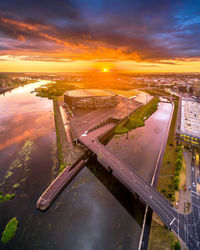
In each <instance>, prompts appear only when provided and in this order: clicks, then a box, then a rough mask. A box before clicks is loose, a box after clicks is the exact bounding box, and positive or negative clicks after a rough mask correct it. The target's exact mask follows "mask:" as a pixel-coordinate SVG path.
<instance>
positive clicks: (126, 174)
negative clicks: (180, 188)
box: [78, 124, 200, 249]
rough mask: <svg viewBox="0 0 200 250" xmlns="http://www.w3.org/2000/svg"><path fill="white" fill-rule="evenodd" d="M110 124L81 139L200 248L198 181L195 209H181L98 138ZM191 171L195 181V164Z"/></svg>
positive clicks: (186, 239)
mask: <svg viewBox="0 0 200 250" xmlns="http://www.w3.org/2000/svg"><path fill="white" fill-rule="evenodd" d="M109 128H110V125H109V124H107V125H105V126H103V127H101V128H98V129H96V130H94V131H92V132H87V131H86V132H85V133H83V134H82V135H81V136H80V137H79V138H78V139H79V141H80V142H81V143H83V144H84V145H85V146H86V147H88V148H89V149H90V150H91V151H93V152H94V153H95V154H96V155H97V159H98V161H99V162H100V163H101V164H102V165H103V166H104V167H105V168H106V169H107V170H108V171H110V172H112V174H113V175H114V176H115V177H116V178H117V179H118V180H119V181H120V182H121V183H123V184H124V185H125V186H126V187H127V188H128V189H129V190H130V191H131V192H132V193H136V194H137V195H138V196H139V197H140V199H141V200H143V201H144V202H145V203H146V204H148V205H149V206H150V207H151V209H152V210H153V211H154V212H155V213H156V214H157V215H158V216H159V217H160V218H161V220H162V221H163V223H164V224H165V225H166V226H167V227H168V228H169V229H170V230H173V231H174V232H175V233H176V234H177V235H178V236H179V237H180V238H181V239H182V240H183V242H185V243H186V245H187V246H188V249H200V196H199V195H198V194H197V193H196V185H193V186H192V190H191V194H192V212H191V213H190V214H189V215H183V214H180V213H178V211H177V210H176V209H175V208H174V207H173V206H172V205H171V203H170V202H169V201H168V200H167V199H165V198H164V197H163V196H162V195H161V194H160V193H159V192H157V191H156V189H155V188H154V187H153V186H150V185H149V184H148V183H147V182H146V181H144V180H143V179H142V178H141V177H140V176H138V174H137V173H136V172H135V171H134V170H131V169H130V168H129V167H128V165H127V163H125V162H123V161H122V160H121V159H119V158H118V157H117V156H116V155H114V154H113V153H112V152H110V151H109V150H108V149H107V148H106V147H105V146H104V145H103V144H101V143H100V142H99V140H98V138H99V137H100V136H101V135H102V134H103V133H105V131H108V130H109ZM192 164H194V161H193V163H192ZM191 171H192V183H193V182H195V183H196V177H195V170H194V169H193V168H192V167H191ZM193 179H194V180H193Z"/></svg>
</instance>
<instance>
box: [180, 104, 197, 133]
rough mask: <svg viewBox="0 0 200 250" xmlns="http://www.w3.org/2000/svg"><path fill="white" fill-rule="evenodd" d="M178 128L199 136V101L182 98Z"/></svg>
mask: <svg viewBox="0 0 200 250" xmlns="http://www.w3.org/2000/svg"><path fill="white" fill-rule="evenodd" d="M180 130H181V132H183V133H186V134H189V135H192V136H195V137H199V138H200V103H198V102H195V101H189V100H185V99H182V101H181V128H180Z"/></svg>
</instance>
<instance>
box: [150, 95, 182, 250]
mask: <svg viewBox="0 0 200 250" xmlns="http://www.w3.org/2000/svg"><path fill="white" fill-rule="evenodd" d="M177 112H178V99H176V100H174V112H173V116H172V121H171V126H170V130H169V135H168V140H167V144H166V148H165V153H164V157H163V161H162V165H161V168H160V174H159V180H158V185H157V190H158V191H159V192H161V193H162V195H163V196H165V197H166V198H167V199H168V200H169V201H170V202H171V201H174V200H175V188H176V187H177V185H179V181H178V178H176V179H177V180H176V181H175V177H176V176H177V174H178V172H179V173H180V170H178V171H177V170H176V169H179V168H180V164H181V161H180V159H182V156H181V155H182V148H181V147H180V146H178V147H177V146H176V142H175V136H174V134H175V129H176V119H177ZM176 166H177V167H176ZM175 242H177V239H176V237H173V233H172V232H170V231H169V230H168V229H167V228H166V227H165V226H164V225H163V223H162V222H161V221H160V219H159V218H158V217H157V215H156V214H155V213H153V217H152V222H151V230H150V237H149V245H148V249H149V250H151V249H152V250H157V249H158V250H160V249H177V248H176V247H177V245H178V243H176V244H175ZM175 245H176V246H175Z"/></svg>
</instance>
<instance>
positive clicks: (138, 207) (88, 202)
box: [0, 81, 170, 250]
mask: <svg viewBox="0 0 200 250" xmlns="http://www.w3.org/2000/svg"><path fill="white" fill-rule="evenodd" d="M46 83H47V81H41V82H39V83H34V84H29V85H26V86H24V87H19V88H17V89H15V90H12V91H11V92H8V93H6V94H5V95H0V108H1V109H0V190H1V191H3V192H4V193H15V198H14V199H13V200H11V201H7V202H1V203H0V234H2V231H3V229H4V227H5V225H6V224H7V222H8V221H9V220H10V219H11V218H13V217H17V219H18V221H19V226H18V230H17V231H16V235H15V236H14V238H13V239H12V240H11V241H10V242H9V243H8V244H7V245H3V244H2V243H0V249H20V250H23V249H26V250H27V249H65V250H68V249H69V250H80V249H81V250H94V249H95V250H102V249H106V250H107V249H108V250H113V249H137V245H138V241H139V238H140V233H141V226H142V222H143V215H144V209H145V206H144V205H143V204H142V203H141V202H140V201H139V200H135V198H134V197H133V196H132V195H131V194H130V193H129V192H128V191H127V190H126V189H125V188H124V187H123V186H122V185H121V184H120V183H118V182H117V181H116V180H115V179H113V178H112V177H111V176H110V175H109V174H108V173H107V172H106V171H105V170H104V169H103V168H102V167H101V166H100V165H99V164H98V163H97V162H96V161H95V160H94V159H93V160H91V161H90V162H89V164H88V168H84V169H83V170H82V171H81V172H80V174H79V175H78V176H77V177H76V178H75V179H74V180H73V181H72V183H71V184H70V185H69V186H68V187H67V188H66V189H65V190H64V191H63V193H62V194H61V195H60V197H59V198H58V199H57V201H56V202H55V203H54V204H53V205H52V206H51V208H50V209H49V210H47V211H46V212H40V211H38V210H37V209H36V208H35V205H36V201H37V199H38V197H39V196H40V195H41V193H42V192H43V191H44V189H45V188H46V187H47V186H48V184H49V183H50V182H51V181H52V179H53V178H54V177H55V176H56V174H57V173H58V162H57V152H56V135H55V128H54V117H53V105H52V101H51V100H48V99H44V98H40V97H37V96H35V93H32V91H33V90H34V89H35V88H36V87H38V86H40V85H42V84H46ZM168 105H169V104H166V105H165V104H163V107H162V104H161V106H160V108H159V109H158V111H157V112H156V113H155V114H154V115H152V116H151V117H150V118H149V119H148V120H147V122H146V126H145V127H143V128H139V129H136V130H135V131H132V132H130V134H129V137H130V138H129V139H128V140H127V139H125V136H124V135H123V136H121V139H122V141H121V143H120V146H119V138H113V139H112V140H111V141H110V142H109V144H108V145H107V146H108V147H110V148H111V149H113V150H114V152H115V153H118V155H120V156H121V157H123V158H124V159H125V160H127V162H128V163H130V167H134V168H135V169H136V170H137V171H138V172H139V173H140V174H141V175H144V176H145V178H146V179H147V180H149V179H150V178H151V174H152V171H153V167H154V163H155V160H156V154H157V153H158V151H159V148H160V146H161V145H160V144H161V141H162V138H160V137H162V134H164V132H165V130H166V124H167V121H168V118H169V113H170V108H169V106H168ZM164 106H166V107H167V108H166V109H165V108H164ZM163 124H165V125H163ZM148 127H149V129H148ZM145 129H147V130H146V131H145ZM134 133H136V134H134ZM144 133H147V135H145V134H144ZM156 135H157V137H159V139H158V138H157V139H155V138H156ZM144 138H146V141H145V142H143V143H142V140H143V139H144ZM149 143H150V144H149ZM136 144H137V145H136ZM152 145H154V146H152ZM148 150H150V153H148V152H146V151H148ZM144 151H145V152H144ZM153 153H155V156H154V155H153ZM137 155H138V158H137V159H136V156H137ZM145 157H149V160H145ZM138 164H139V165H138ZM147 170H148V171H147ZM147 172H148V173H147ZM96 177H98V178H96ZM148 178H149V179H148Z"/></svg>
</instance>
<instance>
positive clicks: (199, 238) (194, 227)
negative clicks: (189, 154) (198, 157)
mask: <svg viewBox="0 0 200 250" xmlns="http://www.w3.org/2000/svg"><path fill="white" fill-rule="evenodd" d="M193 157H194V154H193ZM196 179H197V178H196V165H195V158H193V159H192V163H191V184H192V185H191V202H192V204H191V206H192V207H191V213H190V214H189V215H187V216H185V217H186V220H187V222H186V241H187V242H186V244H187V246H188V248H189V249H200V195H199V194H198V193H197V190H196V186H197V182H196Z"/></svg>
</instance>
